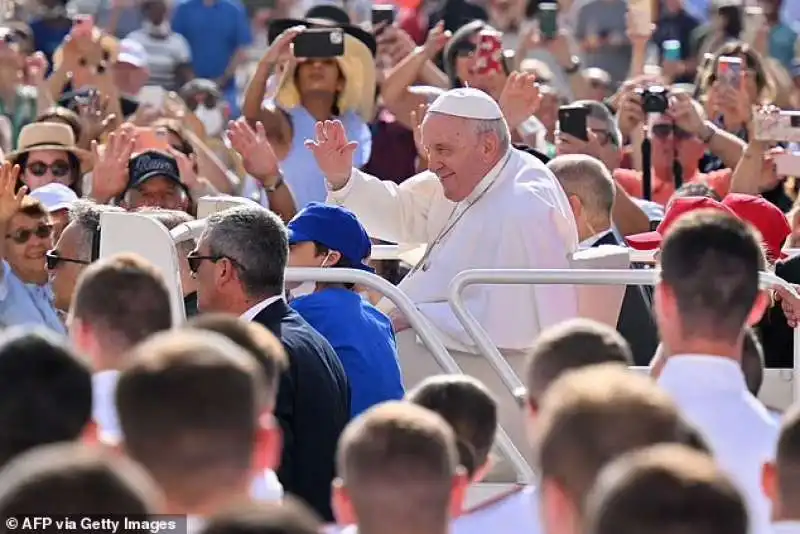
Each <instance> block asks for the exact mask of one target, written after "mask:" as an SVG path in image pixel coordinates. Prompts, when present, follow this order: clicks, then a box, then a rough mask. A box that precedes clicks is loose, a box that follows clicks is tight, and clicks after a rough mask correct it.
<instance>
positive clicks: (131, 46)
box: [117, 39, 147, 69]
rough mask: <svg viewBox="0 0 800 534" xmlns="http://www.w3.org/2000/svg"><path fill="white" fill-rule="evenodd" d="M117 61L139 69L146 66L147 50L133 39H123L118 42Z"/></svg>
mask: <svg viewBox="0 0 800 534" xmlns="http://www.w3.org/2000/svg"><path fill="white" fill-rule="evenodd" d="M117 63H127V64H129V65H133V66H134V67H139V68H140V69H144V68H147V51H146V50H145V49H144V46H142V44H141V43H139V42H137V41H134V40H133V39H123V40H122V41H121V42H120V44H119V55H118V56H117Z"/></svg>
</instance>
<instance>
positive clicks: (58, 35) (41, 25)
mask: <svg viewBox="0 0 800 534" xmlns="http://www.w3.org/2000/svg"><path fill="white" fill-rule="evenodd" d="M28 25H29V26H30V28H31V32H32V33H33V46H34V48H35V49H36V50H39V51H41V52H42V53H44V55H45V56H47V61H48V62H49V63H50V64H52V63H53V53H54V52H55V51H56V48H58V47H59V46H61V43H62V42H63V41H64V37H66V36H67V34H69V30H70V27H69V26H67V25H64V26H59V27H54V26H52V25H50V24H48V22H47V21H46V20H44V19H33V20H31V21H30V23H29V24H28Z"/></svg>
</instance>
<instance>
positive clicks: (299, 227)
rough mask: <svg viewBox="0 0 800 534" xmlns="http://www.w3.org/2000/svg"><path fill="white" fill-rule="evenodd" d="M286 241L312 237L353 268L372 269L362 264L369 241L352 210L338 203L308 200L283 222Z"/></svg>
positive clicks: (370, 244) (307, 239)
mask: <svg viewBox="0 0 800 534" xmlns="http://www.w3.org/2000/svg"><path fill="white" fill-rule="evenodd" d="M287 227H288V229H289V244H290V245H294V244H296V243H305V242H307V241H314V242H316V243H319V244H320V245H324V246H326V247H328V248H329V249H331V250H335V251H337V252H339V253H340V254H341V255H342V258H344V260H345V261H346V262H347V263H348V264H349V267H352V268H353V269H361V270H362V271H368V272H375V270H374V269H373V268H372V267H370V266H369V265H367V264H366V260H367V259H369V256H370V254H371V253H372V243H371V242H370V240H369V235H367V231H366V230H365V229H364V226H363V225H362V224H361V223H360V222H359V221H358V219H357V218H356V216H355V214H353V212H351V211H350V210H347V209H345V208H342V207H341V206H329V205H327V204H322V203H319V202H311V203H309V204H308V205H306V207H305V208H303V209H302V210H300V212H299V213H298V214H297V215H295V216H294V218H293V219H292V220H291V221H289V224H288V225H287Z"/></svg>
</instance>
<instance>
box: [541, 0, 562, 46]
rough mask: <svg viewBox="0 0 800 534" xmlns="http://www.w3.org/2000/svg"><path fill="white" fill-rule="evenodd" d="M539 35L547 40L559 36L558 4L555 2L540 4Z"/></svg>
mask: <svg viewBox="0 0 800 534" xmlns="http://www.w3.org/2000/svg"><path fill="white" fill-rule="evenodd" d="M539 33H541V34H542V37H543V38H545V39H547V40H552V39H555V38H556V36H557V35H558V4H556V3H555V2H543V3H541V4H539Z"/></svg>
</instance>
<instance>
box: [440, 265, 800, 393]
mask: <svg viewBox="0 0 800 534" xmlns="http://www.w3.org/2000/svg"><path fill="white" fill-rule="evenodd" d="M659 275H660V273H659V271H658V270H656V269H634V270H627V269H473V270H468V271H462V272H460V273H458V274H457V275H456V276H455V277H454V278H453V280H452V281H451V282H450V289H449V302H450V307H451V308H452V309H453V313H454V314H455V316H456V317H457V318H458V320H459V322H460V323H461V325H462V326H463V327H464V330H465V331H466V333H467V335H469V336H470V338H471V339H472V340H473V341H474V342H475V346H476V348H477V349H478V353H479V354H480V355H482V356H484V357H485V358H486V359H487V360H489V363H490V364H491V366H492V367H493V368H494V370H495V372H496V373H497V374H498V376H499V377H500V379H501V380H502V381H503V384H505V386H506V387H507V388H508V390H509V391H511V392H514V391H516V390H517V389H518V388H520V387H523V383H522V381H521V380H520V379H519V377H518V376H517V374H516V373H515V372H514V369H513V368H512V367H511V366H510V365H509V364H508V362H507V361H506V359H505V358H503V355H502V354H501V353H500V351H499V350H498V349H497V347H496V346H495V345H494V343H493V342H492V340H491V338H490V337H489V334H488V333H487V332H486V330H485V329H484V328H483V326H481V324H480V323H479V322H478V321H477V319H475V316H474V315H473V314H472V313H471V312H470V311H469V310H468V309H467V307H466V305H465V303H464V297H463V292H464V290H465V289H466V288H467V287H469V286H472V285H498V284H525V285H532V284H572V285H655V284H656V283H657V282H658V278H659ZM760 283H761V286H762V287H774V286H782V287H784V288H786V289H787V290H788V291H789V292H790V293H791V294H792V295H793V296H794V297H795V298H797V297H798V294H797V292H796V291H795V290H794V288H793V286H792V285H791V284H789V283H788V282H786V281H785V280H783V279H782V278H778V277H777V276H775V275H774V274H772V273H767V272H761V273H760ZM798 354H800V328H795V331H794V364H793V375H794V388H795V398H800V358H798Z"/></svg>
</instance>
